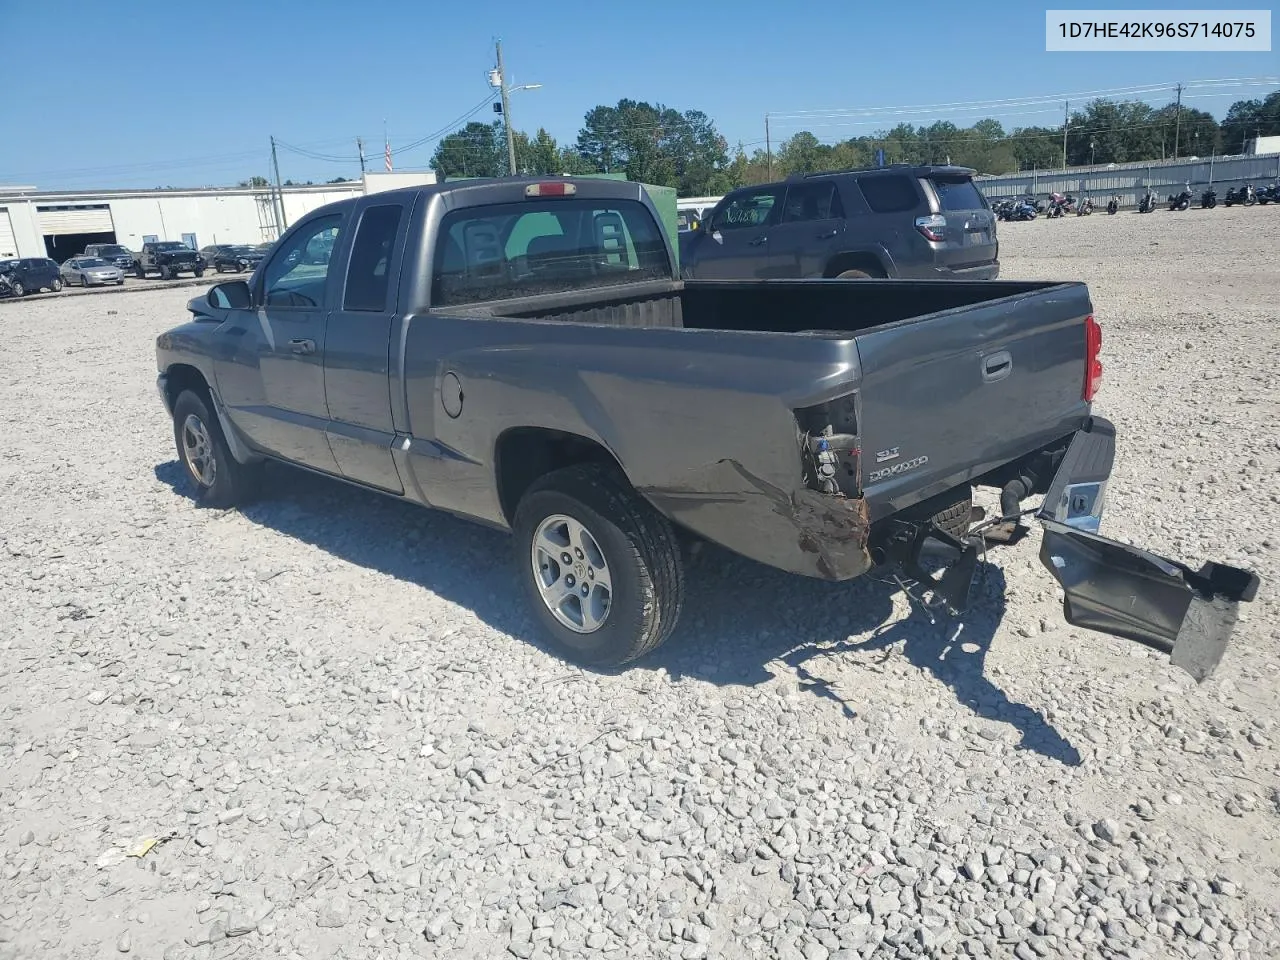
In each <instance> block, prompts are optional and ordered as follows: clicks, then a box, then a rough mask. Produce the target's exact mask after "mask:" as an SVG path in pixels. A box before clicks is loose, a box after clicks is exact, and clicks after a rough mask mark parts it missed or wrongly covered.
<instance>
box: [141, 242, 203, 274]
mask: <svg viewBox="0 0 1280 960" xmlns="http://www.w3.org/2000/svg"><path fill="white" fill-rule="evenodd" d="M204 268H205V261H204V257H202V256H200V254H198V253H196V252H195V251H194V250H192V249H191V248H190V247H188V246H187V245H186V244H185V243H179V242H178V241H177V240H157V241H156V242H155V243H144V244H143V245H142V252H141V253H139V254H138V259H137V261H136V262H135V263H134V265H133V272H134V276H136V277H137V278H138V279H139V280H143V279H145V278H146V276H147V274H148V273H159V274H160V279H161V280H174V279H177V276H178V274H179V273H187V272H191V273H194V274H195V275H196V276H197V277H203V276H204Z"/></svg>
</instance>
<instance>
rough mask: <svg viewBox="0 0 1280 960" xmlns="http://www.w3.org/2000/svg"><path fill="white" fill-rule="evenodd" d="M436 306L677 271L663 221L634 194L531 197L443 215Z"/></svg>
mask: <svg viewBox="0 0 1280 960" xmlns="http://www.w3.org/2000/svg"><path fill="white" fill-rule="evenodd" d="M438 236H439V240H438V245H437V250H436V263H435V271H434V274H433V276H432V283H431V303H432V306H436V307H440V306H459V305H462V304H467V303H484V302H486V301H489V300H504V299H507V298H509V297H528V296H533V295H536V294H542V293H562V292H565V291H568V290H584V289H589V288H591V287H604V286H612V285H615V284H624V283H639V282H642V281H645V280H669V279H671V264H670V262H669V260H668V258H667V248H666V246H665V245H664V243H663V239H662V234H661V233H659V232H658V224H657V221H656V220H654V218H653V215H652V214H650V213H649V211H648V209H647V208H646V207H645V206H644V205H643V204H641V203H638V202H636V201H634V200H589V199H585V198H584V199H574V200H554V199H544V200H536V201H534V200H530V201H525V202H523V203H506V204H493V205H489V206H483V207H469V208H464V209H462V210H455V211H453V212H452V213H449V214H447V215H446V216H445V218H444V220H442V221H441V223H440V231H439V234H438Z"/></svg>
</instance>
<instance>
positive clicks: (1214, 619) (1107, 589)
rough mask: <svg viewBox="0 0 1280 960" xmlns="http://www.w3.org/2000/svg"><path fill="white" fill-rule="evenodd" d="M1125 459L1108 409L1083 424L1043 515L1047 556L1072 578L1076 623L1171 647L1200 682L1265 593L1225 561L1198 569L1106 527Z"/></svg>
mask: <svg viewBox="0 0 1280 960" xmlns="http://www.w3.org/2000/svg"><path fill="white" fill-rule="evenodd" d="M1114 459H1115V427H1114V426H1112V425H1111V423H1109V422H1108V421H1106V420H1103V419H1102V418H1100V417H1095V418H1093V420H1092V422H1091V424H1090V425H1089V426H1088V427H1086V428H1085V429H1083V430H1081V431H1079V432H1078V433H1077V434H1076V435H1075V437H1074V438H1073V439H1072V441H1071V445H1070V446H1069V447H1068V449H1067V452H1066V455H1065V456H1064V457H1063V459H1062V462H1061V463H1060V465H1059V467H1058V471H1057V473H1056V475H1055V476H1054V479H1053V481H1052V483H1051V484H1050V486H1049V491H1048V493H1047V494H1046V495H1045V499H1044V504H1043V506H1042V507H1041V509H1040V511H1039V513H1038V514H1037V519H1039V520H1040V522H1041V524H1042V525H1043V527H1044V539H1043V542H1042V543H1041V546H1040V560H1041V562H1042V563H1043V564H1044V565H1045V567H1046V568H1047V569H1048V570H1049V572H1050V573H1052V574H1053V576H1054V578H1055V579H1056V580H1057V581H1058V583H1060V584H1061V585H1062V589H1063V592H1064V594H1065V596H1064V598H1063V604H1062V607H1063V615H1064V616H1065V617H1066V620H1067V622H1068V623H1070V624H1072V625H1073V626H1078V627H1085V628H1087V629H1090V630H1097V631H1099V632H1100V633H1109V634H1111V635H1112V636H1116V637H1123V638H1124V639H1127V640H1135V641H1137V642H1138V643H1143V644H1146V645H1147V646H1149V647H1153V648H1154V649H1156V650H1160V651H1161V652H1163V653H1166V654H1169V656H1170V658H1171V659H1172V661H1173V663H1174V665H1175V666H1179V667H1181V668H1182V669H1184V670H1186V671H1187V672H1188V673H1190V674H1191V675H1192V676H1193V677H1195V678H1196V680H1197V681H1202V680H1204V679H1206V678H1207V677H1208V676H1209V675H1210V674H1212V673H1213V671H1214V669H1215V668H1216V667H1217V665H1218V664H1219V663H1220V662H1221V660H1222V656H1223V654H1224V653H1225V652H1226V648H1227V643H1228V641H1229V640H1230V638H1231V633H1232V630H1233V629H1234V627H1235V623H1236V618H1237V614H1238V608H1239V605H1240V604H1241V603H1247V602H1249V601H1251V600H1253V598H1254V597H1255V596H1256V595H1257V592H1258V585H1259V580H1258V576H1257V574H1254V573H1251V572H1250V571H1248V570H1242V569H1240V568H1238V567H1232V566H1228V565H1227V564H1221V563H1212V562H1209V563H1205V564H1204V566H1202V567H1201V568H1200V569H1199V570H1198V571H1197V570H1192V569H1191V568H1190V567H1188V566H1186V565H1185V564H1182V563H1180V562H1178V561H1176V560H1169V559H1166V558H1164V557H1160V556H1157V555H1156V554H1153V553H1149V552H1147V551H1146V550H1142V549H1140V548H1138V547H1130V546H1127V545H1126V544H1123V543H1118V542H1117V541H1115V540H1109V539H1107V538H1106V537H1103V536H1100V535H1099V534H1098V529H1099V526H1100V524H1101V519H1102V508H1103V500H1104V497H1105V494H1106V485H1107V480H1108V478H1109V477H1110V474H1111V465H1112V463H1113V461H1114Z"/></svg>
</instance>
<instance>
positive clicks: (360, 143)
mask: <svg viewBox="0 0 1280 960" xmlns="http://www.w3.org/2000/svg"><path fill="white" fill-rule="evenodd" d="M356 151H357V152H358V153H359V154H360V176H362V177H363V176H364V141H363V140H361V139H360V138H359V137H356Z"/></svg>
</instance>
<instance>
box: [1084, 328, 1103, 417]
mask: <svg viewBox="0 0 1280 960" xmlns="http://www.w3.org/2000/svg"><path fill="white" fill-rule="evenodd" d="M1101 352H1102V328H1101V327H1100V326H1098V321H1097V320H1095V319H1093V314H1092V313H1091V314H1089V315H1088V316H1087V317H1085V318H1084V390H1083V391H1082V395H1083V397H1084V399H1085V400H1092V399H1093V398H1094V397H1095V396H1097V394H1098V388H1099V387H1100V386H1102V361H1101V360H1099V359H1098V354H1100V353H1101Z"/></svg>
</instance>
